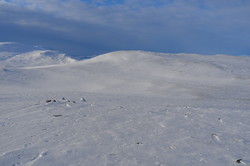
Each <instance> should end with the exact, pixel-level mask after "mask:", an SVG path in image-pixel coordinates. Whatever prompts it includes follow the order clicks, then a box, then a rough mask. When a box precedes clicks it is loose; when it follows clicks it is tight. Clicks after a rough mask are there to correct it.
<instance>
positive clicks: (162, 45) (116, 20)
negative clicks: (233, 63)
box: [0, 0, 250, 56]
mask: <svg viewBox="0 0 250 166" xmlns="http://www.w3.org/2000/svg"><path fill="white" fill-rule="evenodd" d="M249 18H250V1H249V0H42V1H41V0H0V36H1V38H0V40H1V41H15V42H21V43H25V44H29V45H43V46H44V47H48V48H53V49H57V50H60V51H64V52H66V53H68V54H72V55H76V56H94V55H98V54H101V53H105V52H110V51H116V50H146V51H155V52H171V53H178V52H182V53H200V54H229V55H250V21H249Z"/></svg>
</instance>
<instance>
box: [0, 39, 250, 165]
mask: <svg viewBox="0 0 250 166" xmlns="http://www.w3.org/2000/svg"><path fill="white" fill-rule="evenodd" d="M3 45H5V44H3ZM0 50H1V45H0ZM52 54H53V55H52ZM0 59H1V62H0V165H1V166H18V165H24V166H31V165H32V166H52V165H53V166H69V165H74V166H83V165H86V166H89V165H93V166H103V165H106V166H119V165H120V166H128V165H129V166H154V165H155V166H184V165H190V166H191V165H192V166H203V165H204V166H205V165H208V166H233V165H250V121H249V118H250V96H249V94H250V74H249V73H250V65H249V64H250V58H248V57H232V56H226V55H214V56H204V55H194V54H161V53H152V52H143V51H120V52H112V53H108V54H104V55H100V56H97V57H94V58H92V59H88V60H83V61H75V60H73V59H70V58H67V57H65V56H62V55H60V54H56V52H51V51H49V50H46V51H45V50H40V51H39V50H32V51H29V52H26V53H24V52H23V53H18V54H14V53H9V54H8V51H7V52H6V51H0Z"/></svg>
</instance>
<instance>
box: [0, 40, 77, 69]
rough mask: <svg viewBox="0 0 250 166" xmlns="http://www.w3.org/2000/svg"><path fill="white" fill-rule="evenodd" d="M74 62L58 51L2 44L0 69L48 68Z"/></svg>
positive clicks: (15, 44)
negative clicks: (48, 66)
mask: <svg viewBox="0 0 250 166" xmlns="http://www.w3.org/2000/svg"><path fill="white" fill-rule="evenodd" d="M72 62H75V60H74V59H72V58H69V57H66V56H65V54H63V53H60V52H57V51H52V50H44V49H40V50H37V47H28V46H23V45H22V44H19V43H11V42H0V67H1V66H2V67H3V66H12V67H20V66H25V67H27V66H47V65H55V64H65V63H72Z"/></svg>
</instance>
